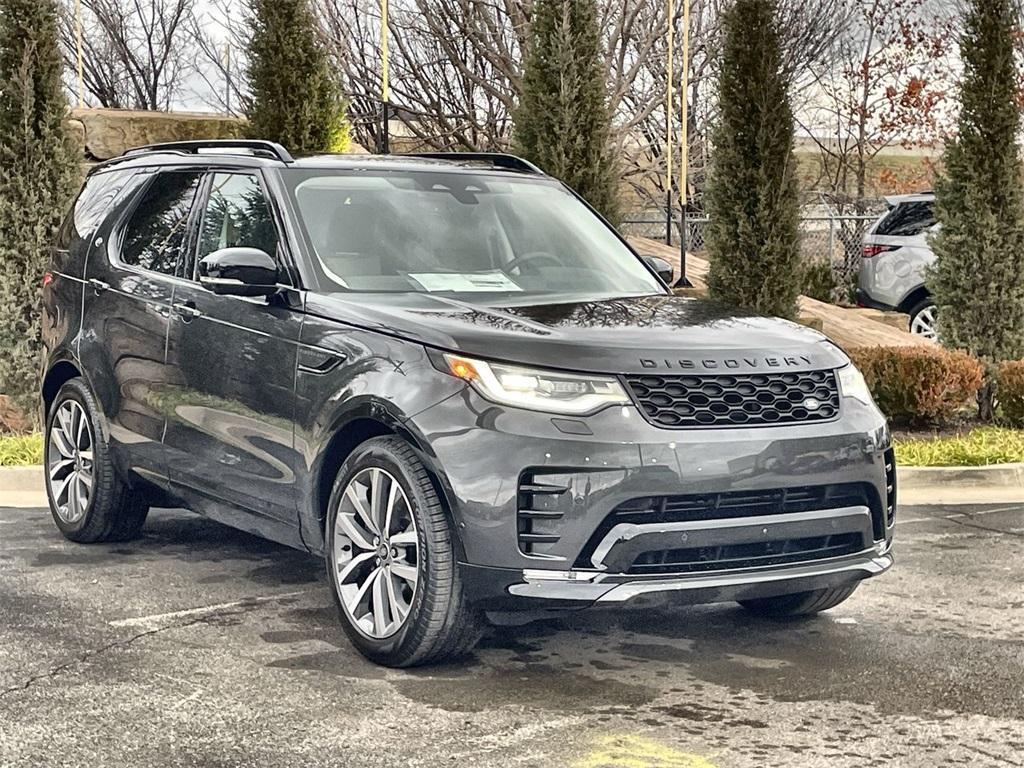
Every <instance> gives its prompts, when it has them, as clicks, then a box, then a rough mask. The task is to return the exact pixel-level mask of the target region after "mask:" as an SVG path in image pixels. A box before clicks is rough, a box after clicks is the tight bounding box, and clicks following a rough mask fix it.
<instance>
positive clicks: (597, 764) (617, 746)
mask: <svg viewBox="0 0 1024 768" xmlns="http://www.w3.org/2000/svg"><path fill="white" fill-rule="evenodd" d="M573 768H716V767H715V765H714V763H712V762H711V761H710V760H708V759H707V758H706V757H702V756H701V755H696V754H692V753H689V752H681V751H679V750H677V749H673V748H672V747H667V746H665V745H664V744H661V743H660V742H657V741H655V740H654V739H648V738H646V737H644V736H637V735H634V734H613V735H608V736H602V737H600V738H598V739H597V743H596V746H595V749H594V751H593V752H591V753H590V754H589V755H587V756H586V757H583V758H581V759H580V760H578V761H577V762H575V763H574V764H573Z"/></svg>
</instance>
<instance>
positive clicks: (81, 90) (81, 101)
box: [75, 0, 85, 109]
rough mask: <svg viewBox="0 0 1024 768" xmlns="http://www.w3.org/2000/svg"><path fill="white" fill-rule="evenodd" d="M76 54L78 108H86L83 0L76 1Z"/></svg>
mask: <svg viewBox="0 0 1024 768" xmlns="http://www.w3.org/2000/svg"><path fill="white" fill-rule="evenodd" d="M75 53H76V56H77V59H78V62H77V63H78V67H77V69H78V108H79V109H81V108H82V107H84V106H85V77H84V76H83V74H82V0H75Z"/></svg>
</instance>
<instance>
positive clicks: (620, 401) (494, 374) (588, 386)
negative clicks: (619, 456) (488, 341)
mask: <svg viewBox="0 0 1024 768" xmlns="http://www.w3.org/2000/svg"><path fill="white" fill-rule="evenodd" d="M444 359H445V361H446V362H447V363H448V370H449V371H451V373H452V375H453V376H458V377H459V378H460V379H465V380H466V381H468V382H469V383H470V384H472V385H473V388H474V389H475V390H476V391H477V392H479V393H480V394H481V395H483V396H484V397H486V398H487V399H488V400H491V401H493V402H495V403H501V404H502V405H514V406H516V407H519V408H529V409H530V410H533V411H545V412H547V413H564V414H570V415H572V414H575V415H581V414H586V413H593V412H594V411H596V410H598V409H600V408H604V407H605V406H608V405H628V404H629V402H630V400H629V397H628V396H627V395H626V393H625V392H624V391H623V389H622V386H621V385H620V384H619V382H618V381H616V380H615V379H613V378H611V377H610V376H588V375H583V374H571V373H555V372H553V371H540V370H536V369H534V368H520V367H519V366H516V365H504V364H502V363H485V362H484V361H483V360H473V359H471V358H468V357H461V356H458V355H450V354H446V355H445V356H444Z"/></svg>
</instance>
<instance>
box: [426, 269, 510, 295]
mask: <svg viewBox="0 0 1024 768" xmlns="http://www.w3.org/2000/svg"><path fill="white" fill-rule="evenodd" d="M409 277H411V278H412V279H413V280H415V281H416V282H417V283H419V284H420V285H422V286H423V290H425V291H454V292H457V293H458V292H464V293H468V292H471V291H478V292H492V293H503V292H507V291H522V290H523V289H522V288H520V287H519V286H518V285H516V284H515V283H514V282H512V279H511V278H510V277H509V276H508V275H506V274H505V273H504V272H499V271H497V270H495V271H493V272H467V273H463V274H458V273H453V272H420V273H417V274H410V275H409Z"/></svg>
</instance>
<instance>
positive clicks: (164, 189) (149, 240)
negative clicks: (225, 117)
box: [121, 171, 202, 275]
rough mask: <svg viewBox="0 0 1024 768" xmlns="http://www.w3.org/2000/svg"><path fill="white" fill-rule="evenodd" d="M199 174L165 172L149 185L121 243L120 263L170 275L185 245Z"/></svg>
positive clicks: (173, 271)
mask: <svg viewBox="0 0 1024 768" xmlns="http://www.w3.org/2000/svg"><path fill="white" fill-rule="evenodd" d="M201 179H202V174H200V173H192V172H183V171H165V172H162V173H159V174H158V175H157V177H156V178H155V179H153V181H152V182H151V183H150V185H149V187H148V188H147V189H146V192H145V193H144V194H143V196H142V199H141V200H140V201H139V204H138V205H137V206H136V208H135V213H133V214H132V217H131V219H130V220H129V221H128V225H127V226H126V227H125V231H124V237H123V239H122V241H121V261H123V262H124V263H125V264H128V265H129V266H133V267H141V268H142V269H148V270H151V271H153V272H162V273H164V274H167V275H173V274H174V273H175V269H176V268H177V266H178V262H179V258H180V256H181V252H182V249H183V246H184V244H185V235H186V234H187V230H188V219H189V213H190V212H191V210H192V203H193V201H194V200H195V197H196V192H197V191H198V190H199V182H200V180H201Z"/></svg>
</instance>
